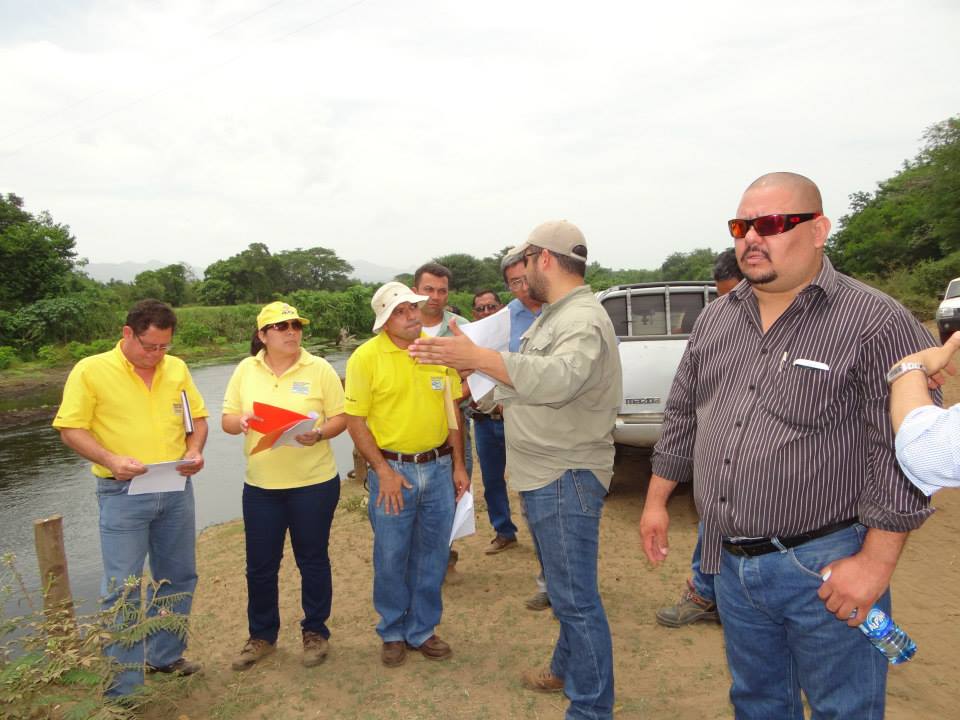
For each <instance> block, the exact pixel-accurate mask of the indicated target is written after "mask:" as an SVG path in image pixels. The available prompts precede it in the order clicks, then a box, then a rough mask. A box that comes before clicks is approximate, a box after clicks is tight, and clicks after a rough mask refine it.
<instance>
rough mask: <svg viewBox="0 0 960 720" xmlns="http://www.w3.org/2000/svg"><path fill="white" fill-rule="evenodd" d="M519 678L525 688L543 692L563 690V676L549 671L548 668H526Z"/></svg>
mask: <svg viewBox="0 0 960 720" xmlns="http://www.w3.org/2000/svg"><path fill="white" fill-rule="evenodd" d="M521 680H522V682H523V686H524V687H525V688H527V690H536V691H537V692H545V693H547V692H549V693H552V692H561V691H562V690H563V678H562V677H557V676H556V675H554V674H553V673H552V672H550V668H541V669H539V670H527V671H526V672H524V673H523V675H522V676H521Z"/></svg>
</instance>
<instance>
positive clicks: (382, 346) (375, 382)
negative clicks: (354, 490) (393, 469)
mask: <svg viewBox="0 0 960 720" xmlns="http://www.w3.org/2000/svg"><path fill="white" fill-rule="evenodd" d="M447 384H449V386H450V390H451V395H452V397H453V399H454V400H456V399H458V398H459V397H460V396H461V395H463V389H462V388H461V386H460V376H459V375H457V372H456V371H455V370H452V369H450V368H447V367H443V366H442V365H420V364H418V363H417V362H416V361H415V360H414V359H413V358H411V357H410V355H409V354H407V351H406V350H403V349H401V348H399V347H397V346H396V345H394V343H393V341H392V340H391V339H390V336H389V335H387V334H386V333H385V332H381V333H380V334H379V335H377V336H376V337H374V338H371V339H370V340H367V342H365V343H363V345H361V346H360V347H358V348H357V349H356V350H355V351H354V353H353V355H351V356H350V360H349V361H347V388H346V395H347V403H346V411H347V414H348V415H357V416H361V417H365V418H366V419H367V427H368V428H370V432H371V433H372V434H373V437H374V439H375V440H376V441H377V445H378V446H379V447H380V448H381V449H384V450H392V451H394V452H400V453H418V452H423V451H425V450H431V449H433V448H435V447H438V446H439V445H442V444H443V443H444V442H446V439H447V435H448V434H449V428H448V426H447V413H446V409H445V407H444V388H445V387H446V386H447Z"/></svg>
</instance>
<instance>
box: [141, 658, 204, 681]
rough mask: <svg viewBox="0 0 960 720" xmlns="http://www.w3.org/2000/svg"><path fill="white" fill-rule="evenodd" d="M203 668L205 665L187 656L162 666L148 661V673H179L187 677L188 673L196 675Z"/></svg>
mask: <svg viewBox="0 0 960 720" xmlns="http://www.w3.org/2000/svg"><path fill="white" fill-rule="evenodd" d="M201 670H203V665H201V664H200V663H198V662H194V661H193V660H187V659H186V658H185V657H182V658H180V659H179V660H175V661H174V662H172V663H170V664H169V665H163V666H162V667H158V666H156V665H151V664H150V663H147V672H148V673H169V674H172V675H178V676H180V677H186V676H187V675H195V674H196V673H198V672H200V671H201Z"/></svg>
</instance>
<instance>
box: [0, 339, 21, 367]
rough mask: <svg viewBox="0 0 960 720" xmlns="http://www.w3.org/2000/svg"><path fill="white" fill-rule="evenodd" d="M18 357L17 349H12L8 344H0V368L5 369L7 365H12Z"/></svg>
mask: <svg viewBox="0 0 960 720" xmlns="http://www.w3.org/2000/svg"><path fill="white" fill-rule="evenodd" d="M17 360H19V358H18V357H17V351H16V350H14V349H13V348H12V347H10V346H9V345H0V370H6V369H7V368H8V367H10V366H12V365H14V364H15V363H16V362H17Z"/></svg>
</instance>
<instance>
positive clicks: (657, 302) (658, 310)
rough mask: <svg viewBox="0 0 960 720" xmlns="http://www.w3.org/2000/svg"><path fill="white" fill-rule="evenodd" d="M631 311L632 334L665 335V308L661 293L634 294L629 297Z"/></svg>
mask: <svg viewBox="0 0 960 720" xmlns="http://www.w3.org/2000/svg"><path fill="white" fill-rule="evenodd" d="M630 309H631V310H632V312H633V335H634V336H635V337H636V336H643V335H666V334H667V310H666V302H665V301H664V297H663V295H662V294H657V295H634V296H633V297H631V298H630Z"/></svg>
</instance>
